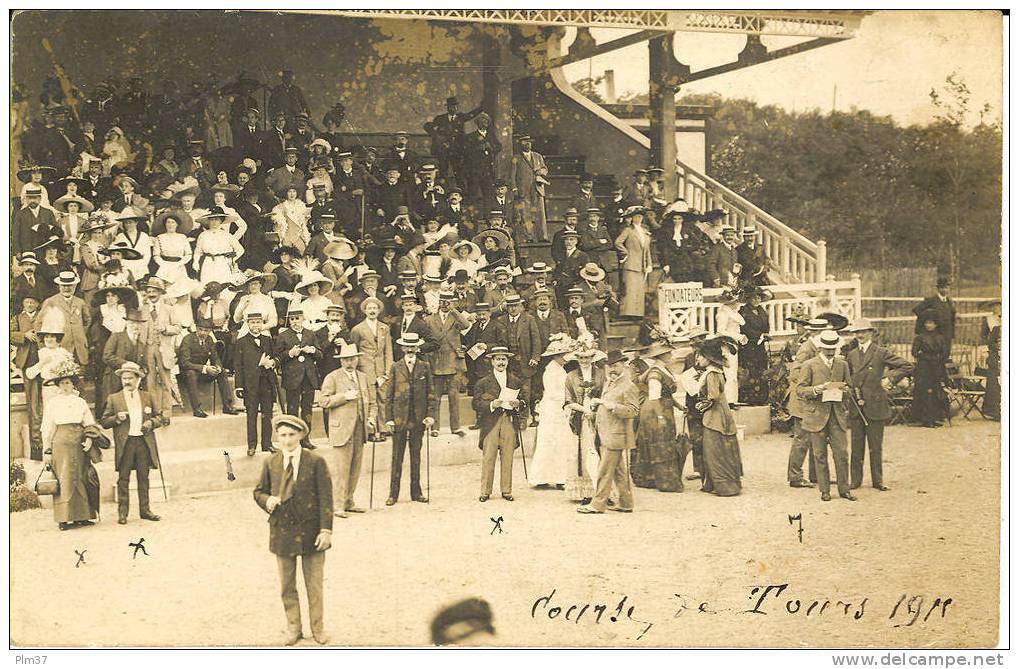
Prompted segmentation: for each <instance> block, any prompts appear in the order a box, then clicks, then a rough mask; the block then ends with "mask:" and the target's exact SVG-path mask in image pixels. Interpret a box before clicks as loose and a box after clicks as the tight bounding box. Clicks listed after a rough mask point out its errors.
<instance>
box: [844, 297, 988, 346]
mask: <svg viewBox="0 0 1019 669" xmlns="http://www.w3.org/2000/svg"><path fill="white" fill-rule="evenodd" d="M921 300H923V298H922V297H864V298H862V304H863V315H864V316H865V317H866V318H869V319H870V320H871V321H873V322H874V325H876V326H877V327H878V329H879V330H880V331H881V336H882V340H883V341H885V342H887V343H890V344H891V343H897V344H909V343H911V342H912V341H913V336H914V334H915V327H916V315H915V314H914V313H913V307H915V306H916V305H917V304H918V303H919V302H920V301H921ZM990 300H991V298H989V297H953V298H952V302H953V303H954V304H955V309H956V321H955V340H954V341H955V343H957V344H960V345H964V346H978V345H980V343H981V335H982V325H983V323H984V319H985V318H986V317H987V316H990V315H991V312H990V311H987V309H986V307H985V305H986V303H987V302H988V301H990Z"/></svg>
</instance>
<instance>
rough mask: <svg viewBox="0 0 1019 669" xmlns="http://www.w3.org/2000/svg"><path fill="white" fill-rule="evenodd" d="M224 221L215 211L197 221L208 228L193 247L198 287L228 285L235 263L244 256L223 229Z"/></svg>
mask: <svg viewBox="0 0 1019 669" xmlns="http://www.w3.org/2000/svg"><path fill="white" fill-rule="evenodd" d="M226 220H227V214H226V212H224V211H223V210H222V209H220V208H219V207H213V208H212V209H210V210H209V213H207V214H204V215H202V216H200V217H198V221H199V222H200V223H202V224H203V225H206V226H208V227H207V228H206V229H205V230H203V231H202V234H200V235H198V241H197V242H196V243H195V260H194V263H193V267H194V270H195V271H196V272H198V280H199V281H201V282H202V285H208V284H209V282H210V281H216V282H218V283H221V284H224V285H225V284H228V283H230V279H231V278H232V277H233V275H234V272H235V271H236V266H237V259H238V258H240V257H241V256H242V255H244V247H243V246H241V244H240V242H238V241H237V238H236V237H234V236H233V235H231V234H230V233H229V232H227V230H226V228H225V227H224V224H225V221H226Z"/></svg>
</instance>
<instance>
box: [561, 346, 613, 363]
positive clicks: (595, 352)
mask: <svg viewBox="0 0 1019 669" xmlns="http://www.w3.org/2000/svg"><path fill="white" fill-rule="evenodd" d="M606 357H607V356H606V354H605V351H603V350H601V349H599V348H596V347H594V346H581V347H579V348H577V349H575V350H573V351H571V352H570V353H567V354H566V359H567V360H582V359H590V360H591V362H599V361H601V360H604V359H605V358H606Z"/></svg>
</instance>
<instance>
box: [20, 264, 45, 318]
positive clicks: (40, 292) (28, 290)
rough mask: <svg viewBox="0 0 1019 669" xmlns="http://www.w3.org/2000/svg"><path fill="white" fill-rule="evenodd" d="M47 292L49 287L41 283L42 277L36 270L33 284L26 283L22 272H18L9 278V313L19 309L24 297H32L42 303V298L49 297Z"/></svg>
mask: <svg viewBox="0 0 1019 669" xmlns="http://www.w3.org/2000/svg"><path fill="white" fill-rule="evenodd" d="M49 292H50V291H49V289H48V288H47V287H46V286H45V285H43V279H42V277H41V276H40V275H39V272H38V271H36V273H35V285H33V286H30V285H28V280H27V279H25V275H24V274H19V275H18V276H16V277H14V278H13V279H11V301H12V304H11V313H16V312H18V311H20V310H21V302H22V300H24V299H25V298H26V297H34V298H35V299H37V300H39V303H40V304H42V302H43V300H45V299H46V298H47V297H49V295H48V293H49Z"/></svg>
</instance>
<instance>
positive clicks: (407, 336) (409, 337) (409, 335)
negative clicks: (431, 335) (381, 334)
mask: <svg viewBox="0 0 1019 669" xmlns="http://www.w3.org/2000/svg"><path fill="white" fill-rule="evenodd" d="M396 343H397V344H399V345H400V346H402V347H404V348H417V347H418V346H421V345H422V344H424V343H425V340H424V339H422V338H421V335H419V334H418V333H417V332H404V333H403V335H402V336H401V337H400V338H399V339H397V340H396Z"/></svg>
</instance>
